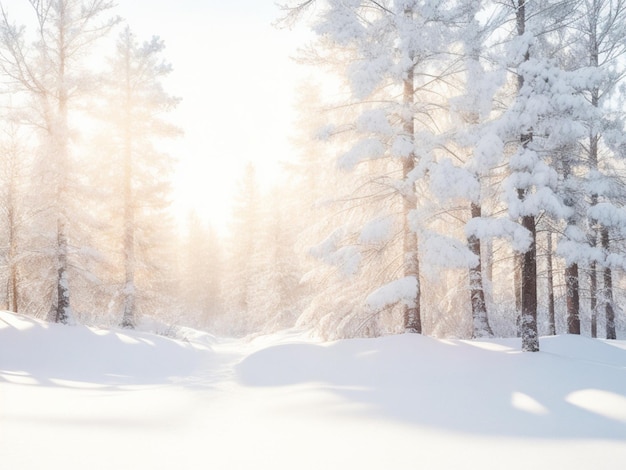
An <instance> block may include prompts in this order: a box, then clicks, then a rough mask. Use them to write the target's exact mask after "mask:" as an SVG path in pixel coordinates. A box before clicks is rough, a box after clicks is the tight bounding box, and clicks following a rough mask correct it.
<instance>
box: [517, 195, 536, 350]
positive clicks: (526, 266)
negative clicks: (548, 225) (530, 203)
mask: <svg viewBox="0 0 626 470" xmlns="http://www.w3.org/2000/svg"><path fill="white" fill-rule="evenodd" d="M522 197H523V196H522ZM522 226H523V227H524V228H525V229H526V230H528V231H529V232H530V234H531V236H532V240H533V241H532V243H531V246H530V248H529V249H528V250H527V251H526V252H525V253H524V258H523V260H522V319H521V330H522V350H523V351H528V352H536V351H539V332H538V330H537V242H536V241H537V232H536V228H535V218H534V217H533V216H529V215H527V216H524V217H522Z"/></svg>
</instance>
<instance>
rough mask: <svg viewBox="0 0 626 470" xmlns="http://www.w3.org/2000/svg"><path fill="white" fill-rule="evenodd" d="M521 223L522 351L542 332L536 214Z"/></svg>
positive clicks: (519, 15) (535, 344)
mask: <svg viewBox="0 0 626 470" xmlns="http://www.w3.org/2000/svg"><path fill="white" fill-rule="evenodd" d="M526 2H527V0H517V11H516V22H517V32H518V34H519V35H520V36H522V35H524V33H525V30H526ZM529 60H530V51H529V50H526V53H525V54H524V61H525V62H527V61H529ZM517 85H518V92H519V91H520V90H521V89H522V87H523V85H524V77H523V76H522V75H521V74H518V75H517ZM532 140H533V135H532V132H528V133H523V134H522V135H521V136H520V144H521V146H522V147H523V148H527V147H528V145H529V144H530V142H532ZM526 196H527V190H526V189H518V190H517V197H518V198H519V200H520V201H524V200H525V199H526ZM522 227H524V228H525V229H526V230H528V231H529V232H530V234H531V240H532V241H531V244H530V247H529V248H528V250H527V251H526V252H525V253H524V254H523V257H522V286H521V287H522V288H521V295H522V312H521V313H522V315H521V322H520V326H521V334H522V351H527V352H536V351H539V333H538V330H537V230H536V226H535V217H534V216H532V215H524V216H523V217H522Z"/></svg>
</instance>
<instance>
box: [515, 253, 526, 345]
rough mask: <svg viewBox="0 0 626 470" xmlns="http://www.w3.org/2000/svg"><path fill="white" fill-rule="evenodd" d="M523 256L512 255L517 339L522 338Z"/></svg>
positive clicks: (519, 254)
mask: <svg viewBox="0 0 626 470" xmlns="http://www.w3.org/2000/svg"><path fill="white" fill-rule="evenodd" d="M523 260H524V255H523V254H522V253H517V252H516V253H514V254H513V290H514V292H515V326H516V328H517V337H518V338H520V337H521V336H522V264H523Z"/></svg>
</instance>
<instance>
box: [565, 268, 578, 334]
mask: <svg viewBox="0 0 626 470" xmlns="http://www.w3.org/2000/svg"><path fill="white" fill-rule="evenodd" d="M578 279H579V278H578V264H576V263H572V264H570V265H568V266H566V267H565V289H566V296H567V299H566V302H567V332H568V333H569V334H570V335H579V334H580V314H579V312H580V286H579V282H578Z"/></svg>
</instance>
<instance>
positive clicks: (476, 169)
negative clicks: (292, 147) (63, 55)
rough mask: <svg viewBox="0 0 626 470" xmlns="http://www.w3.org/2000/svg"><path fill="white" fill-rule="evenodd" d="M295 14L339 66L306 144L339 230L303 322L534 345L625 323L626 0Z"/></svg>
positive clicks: (357, 331)
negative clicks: (516, 339) (514, 339)
mask: <svg viewBox="0 0 626 470" xmlns="http://www.w3.org/2000/svg"><path fill="white" fill-rule="evenodd" d="M284 9H285V17H284V18H283V21H284V22H285V23H286V24H291V23H292V22H295V21H307V22H308V24H309V26H310V28H311V29H312V31H313V32H314V33H315V36H316V39H314V41H313V43H312V44H311V45H310V47H308V48H307V49H305V50H304V51H303V53H302V57H301V60H302V61H304V62H306V63H308V64H309V65H311V66H313V67H315V68H318V69H322V68H323V69H324V70H326V71H327V73H329V74H332V76H333V77H334V82H332V85H331V86H330V87H329V85H328V83H325V84H324V83H322V84H321V85H320V89H321V90H322V91H321V92H320V93H321V95H322V96H323V97H326V99H323V100H321V101H317V102H318V103H320V102H322V104H318V106H316V109H314V110H313V113H315V114H316V117H315V120H316V121H317V122H315V123H311V129H312V130H313V129H315V133H316V135H315V139H314V140H313V141H312V142H311V143H310V144H309V151H308V152H305V153H306V154H305V155H303V158H302V161H303V165H304V166H305V167H306V168H305V169H304V170H302V171H304V172H310V173H311V175H310V176H311V178H312V179H313V180H315V181H312V182H311V184H312V185H317V188H318V189H320V191H321V193H322V199H324V198H325V199H326V203H325V204H324V207H323V209H322V210H320V211H319V212H318V219H319V221H320V222H319V223H318V224H317V225H318V227H319V231H318V233H317V236H318V237H319V236H320V234H322V233H324V231H326V235H327V236H326V237H325V238H324V237H321V238H322V240H323V241H321V243H317V245H316V246H315V247H314V248H313V249H312V250H311V254H312V255H313V256H315V257H316V258H318V259H319V260H320V261H321V262H322V263H323V265H325V266H326V269H324V268H323V267H321V266H320V267H318V268H316V269H317V272H316V273H314V274H313V275H314V276H316V278H317V282H318V283H319V284H318V285H319V286H320V287H319V291H320V295H319V296H313V298H312V300H311V303H310V308H308V309H307V311H305V314H304V315H303V316H302V317H301V318H300V322H301V324H308V325H316V326H317V327H318V328H320V329H322V330H325V331H326V332H327V335H330V336H337V335H339V336H343V335H347V336H351V335H378V334H383V333H388V332H399V331H412V332H418V333H422V332H424V333H428V334H436V335H437V334H444V335H445V334H448V335H449V334H452V335H458V336H464V337H468V336H471V337H475V338H479V337H485V336H490V335H493V334H494V333H495V334H499V335H503V334H504V335H508V334H518V335H520V336H521V337H522V345H523V346H522V347H523V349H524V350H526V351H537V350H538V349H539V344H538V336H539V334H540V333H541V334H555V333H556V332H557V331H559V332H567V333H572V334H580V333H581V332H583V331H586V332H588V334H590V335H591V336H593V337H595V336H597V335H598V334H599V332H600V331H601V332H602V334H604V335H605V336H606V337H607V338H615V337H616V328H617V326H618V324H620V322H621V324H622V326H623V318H622V317H621V315H622V312H621V309H620V308H619V300H618V298H623V296H622V295H621V294H622V292H621V289H620V283H621V281H622V279H623V272H624V267H625V264H624V245H623V233H624V225H623V224H624V221H626V219H625V218H624V215H626V212H625V210H624V173H623V169H624V160H623V159H624V157H625V156H626V140H625V138H624V137H625V134H624V106H623V105H624V101H623V99H624V95H623V83H624V82H623V78H624V74H625V71H626V68H625V66H626V62H625V59H626V56H625V54H624V53H625V52H626V41H625V38H626V2H624V1H621V0H565V1H557V0H507V1H464V0H450V1H436V2H434V1H428V0H422V1H418V0H395V1H391V0H389V1H369V0H355V1H346V0H326V1H315V0H308V1H305V2H293V3H292V4H290V5H286V6H284ZM329 90H332V91H331V92H330V93H329ZM328 97H331V98H328ZM322 165H328V166H330V167H332V169H329V170H328V171H326V172H325V171H319V168H321V167H322ZM307 190H310V189H309V188H307ZM313 192H314V191H313ZM329 276H335V280H334V281H333V282H327V281H328V279H329ZM581 322H582V323H581Z"/></svg>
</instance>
